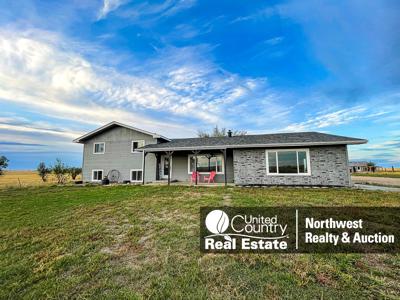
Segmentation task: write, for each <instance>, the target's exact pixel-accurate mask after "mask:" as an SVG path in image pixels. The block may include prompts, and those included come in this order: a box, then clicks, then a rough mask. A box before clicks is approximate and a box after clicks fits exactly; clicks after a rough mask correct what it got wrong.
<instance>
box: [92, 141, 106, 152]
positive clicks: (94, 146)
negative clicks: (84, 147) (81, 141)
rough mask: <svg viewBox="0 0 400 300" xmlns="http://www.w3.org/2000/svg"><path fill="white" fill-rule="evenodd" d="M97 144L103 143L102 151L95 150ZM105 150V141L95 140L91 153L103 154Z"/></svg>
mask: <svg viewBox="0 0 400 300" xmlns="http://www.w3.org/2000/svg"><path fill="white" fill-rule="evenodd" d="M97 144H103V145H104V147H103V152H95V150H96V145H97ZM105 152H106V143H105V142H95V143H93V154H104V153H105Z"/></svg>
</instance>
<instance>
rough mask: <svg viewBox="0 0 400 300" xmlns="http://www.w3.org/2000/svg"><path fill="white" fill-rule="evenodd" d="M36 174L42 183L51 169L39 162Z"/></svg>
mask: <svg viewBox="0 0 400 300" xmlns="http://www.w3.org/2000/svg"><path fill="white" fill-rule="evenodd" d="M36 170H37V172H38V175H39V176H40V178H42V180H43V182H45V181H47V176H48V175H49V174H50V173H51V169H50V168H47V167H46V164H45V163H44V162H41V163H40V164H39V165H38V167H37V169H36Z"/></svg>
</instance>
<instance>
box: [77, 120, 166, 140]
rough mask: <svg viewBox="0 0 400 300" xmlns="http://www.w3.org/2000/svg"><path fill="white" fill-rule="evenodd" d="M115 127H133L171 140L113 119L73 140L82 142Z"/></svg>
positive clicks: (161, 137)
mask: <svg viewBox="0 0 400 300" xmlns="http://www.w3.org/2000/svg"><path fill="white" fill-rule="evenodd" d="M114 127H124V128H128V129H132V130H135V131H138V132H141V133H144V134H148V135H151V136H152V137H153V138H154V139H163V140H166V141H170V139H169V138H167V137H165V136H162V135H160V134H157V133H153V132H149V131H146V130H142V129H139V128H136V127H133V126H129V125H126V124H122V123H119V122H116V121H112V122H110V123H108V124H106V125H104V126H101V127H100V128H97V129H95V130H93V131H91V132H89V133H86V134H85V135H82V136H81V137H79V138H77V139H75V140H73V142H74V143H82V142H84V141H86V140H88V139H90V138H92V137H94V136H96V135H98V134H100V133H103V132H105V131H107V130H109V129H111V128H114Z"/></svg>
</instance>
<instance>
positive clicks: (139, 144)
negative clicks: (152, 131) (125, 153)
mask: <svg viewBox="0 0 400 300" xmlns="http://www.w3.org/2000/svg"><path fill="white" fill-rule="evenodd" d="M144 144H145V143H144V140H137V141H132V153H133V152H136V149H138V148H141V147H143V146H144Z"/></svg>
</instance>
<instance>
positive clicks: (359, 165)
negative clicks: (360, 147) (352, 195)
mask: <svg viewBox="0 0 400 300" xmlns="http://www.w3.org/2000/svg"><path fill="white" fill-rule="evenodd" d="M376 169H377V167H376V166H372V165H371V164H370V163H369V162H367V161H351V162H349V170H350V173H358V172H375V170H376Z"/></svg>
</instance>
